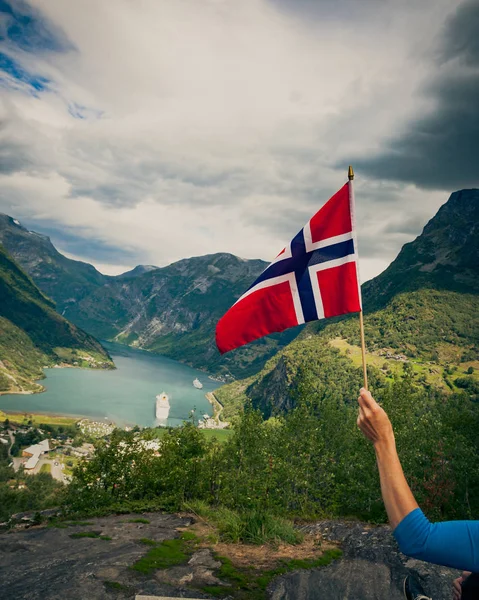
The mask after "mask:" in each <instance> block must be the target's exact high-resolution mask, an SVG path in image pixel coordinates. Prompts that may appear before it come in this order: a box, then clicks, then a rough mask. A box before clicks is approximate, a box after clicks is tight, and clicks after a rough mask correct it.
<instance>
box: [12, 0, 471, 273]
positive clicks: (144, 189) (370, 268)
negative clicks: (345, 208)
mask: <svg viewBox="0 0 479 600" xmlns="http://www.w3.org/2000/svg"><path fill="white" fill-rule="evenodd" d="M358 4H359V3H355V2H351V0H341V1H338V2H332V1H329V0H328V1H327V2H318V3H310V2H307V1H306V0H304V2H303V1H302V2H298V3H293V2H291V1H289V2H287V1H286V0H281V1H280V0H243V1H242V2H236V1H234V0H205V2H202V3H198V2H197V1H196V0H180V1H179V2H174V3H172V2H167V1H166V0H142V2H141V3H133V2H131V1H130V0H117V2H116V3H115V5H114V6H113V5H110V4H108V3H98V2H94V1H93V0H82V1H81V2H75V3H65V2H64V1H63V0H49V2H40V1H39V0H35V2H34V3H33V6H29V5H26V4H20V3H15V4H10V5H8V6H10V7H12V6H13V7H14V9H13V8H12V10H11V11H10V12H8V11H7V16H6V20H4V21H2V22H3V23H7V25H4V28H5V27H7V29H8V27H10V28H11V27H13V26H14V25H15V24H16V25H15V27H19V25H18V23H19V22H20V21H21V19H22V18H23V17H20V16H18V15H27V20H26V21H22V22H23V23H24V26H23V29H22V33H21V35H20V34H18V36H17V38H16V39H15V35H17V34H15V35H13V34H12V30H11V29H10V33H9V34H8V39H7V41H6V44H5V47H4V48H3V49H2V51H3V52H4V53H5V55H7V56H8V57H9V59H10V60H11V61H14V63H12V64H15V65H17V66H18V67H17V68H18V69H22V70H23V71H22V73H26V74H27V75H25V76H24V77H23V80H22V78H21V77H15V76H13V75H12V74H11V73H10V79H9V87H7V93H6V94H4V98H3V99H2V101H1V105H0V122H2V123H3V128H2V129H0V147H1V148H2V152H3V156H4V162H3V165H2V166H3V170H2V171H1V172H0V185H1V189H2V194H1V196H0V210H2V211H4V212H7V213H9V214H13V215H14V216H16V217H18V218H21V219H22V220H23V221H26V220H28V223H29V226H30V227H31V228H33V229H35V228H36V229H37V230H39V231H49V232H50V234H51V236H52V241H53V242H54V243H58V244H59V245H60V247H61V248H62V249H64V250H65V251H67V252H70V253H71V254H73V255H75V256H80V257H81V256H83V257H84V258H85V259H87V260H89V261H91V262H93V263H95V261H96V264H107V265H109V266H111V265H113V267H114V264H115V260H116V261H117V263H118V265H122V266H124V265H125V264H127V263H128V261H132V262H131V263H130V264H131V266H133V264H134V263H135V262H141V263H152V264H158V265H160V266H161V265H164V264H166V263H167V262H170V261H172V260H176V259H180V258H182V257H185V256H192V255H198V254H206V253H212V252H218V251H229V252H233V253H235V254H238V255H240V256H243V257H246V258H254V257H261V258H264V259H269V258H272V257H274V256H275V255H276V254H277V252H278V251H279V250H280V249H281V248H282V247H284V244H285V242H287V241H288V240H289V239H290V238H291V237H292V236H293V235H294V234H295V233H296V232H297V231H298V230H299V228H300V227H302V226H303V225H304V223H305V221H306V220H307V219H308V218H309V217H310V216H311V214H313V213H314V212H316V210H318V208H319V207H320V206H321V204H322V203H323V202H324V201H325V200H326V199H327V198H329V196H330V195H331V194H332V193H334V192H335V191H336V189H337V188H339V187H340V186H341V185H342V184H343V182H344V180H345V176H346V170H347V165H348V163H349V162H350V157H351V156H355V155H360V156H361V157H364V156H367V155H372V154H374V152H375V151H377V150H378V149H382V148H385V147H386V149H387V148H388V144H389V142H388V137H390V136H391V134H394V135H399V134H400V132H401V128H404V127H406V126H407V124H408V123H409V122H410V121H411V119H412V117H413V116H414V115H415V114H417V113H418V110H419V109H421V110H422V109H424V108H427V107H428V106H429V104H430V99H429V97H428V98H427V99H426V100H425V99H424V97H421V96H418V95H417V90H418V89H419V88H420V86H421V85H424V82H425V80H426V79H427V78H428V77H429V73H430V70H431V60H436V61H437V62H436V63H434V64H435V65H436V66H435V67H434V68H436V67H437V68H438V69H442V68H446V67H447V65H445V66H443V63H444V60H445V58H444V56H441V57H439V56H438V55H435V57H434V59H432V58H431V51H432V50H431V49H432V48H433V47H434V43H435V41H434V40H435V38H436V36H437V34H438V32H440V31H441V28H442V26H443V24H444V21H445V19H446V18H447V16H448V15H449V13H450V12H451V8H452V4H453V3H452V2H451V1H450V0H424V2H421V3H417V2H416V3H413V2H409V0H408V1H407V2H404V3H401V2H394V1H393V0H388V2H384V3H381V2H378V1H376V0H368V1H367V2H364V3H361V10H359V9H358V8H357V6H358ZM4 5H5V3H4V4H3V5H0V7H1V6H4ZM20 8H21V10H20ZM13 13H14V14H15V15H17V16H16V17H15V18H14V17H13V16H12V14H13ZM392 16H394V18H392ZM28 18H29V19H31V20H30V21H28ZM8 23H9V24H10V25H8ZM29 27H30V28H32V29H31V31H33V33H29V32H28V28H29ZM448 27H449V28H450V25H449V26H448ZM446 31H449V29H446ZM30 40H31V41H30ZM444 44H446V42H444ZM448 44H450V42H448ZM451 48H455V46H451ZM452 52H453V50H450V51H449V54H451V53H452ZM454 52H457V50H454ZM418 57H420V59H418ZM454 60H456V59H454ZM441 61H442V62H441ZM463 66H464V68H466V65H463ZM467 68H470V67H469V66H467ZM10 71H11V69H10ZM19 73H20V71H19ZM7 75H8V72H7ZM32 77H42V78H44V79H45V85H44V87H43V88H42V89H35V88H33V89H32V86H31V85H30V83H29V78H30V80H31V78H32ZM47 82H48V83H47ZM430 85H431V86H434V85H436V83H435V80H434V81H433V82H431V83H430ZM431 89H432V88H431ZM432 93H433V92H432V91H431V94H432ZM436 93H437V92H436V91H434V94H436ZM445 93H446V92H441V94H444V95H445ZM398 148H400V144H399V145H398ZM357 162H358V164H357V165H355V166H357V167H358V166H359V165H360V161H359V160H358V161H357ZM371 164H372V163H371ZM373 170H374V169H372V167H371V165H370V164H369V166H367V167H366V166H365V164H364V165H363V166H362V168H357V175H358V182H357V202H358V207H357V213H358V229H359V242H360V253H361V255H362V257H363V259H362V263H363V265H364V269H362V271H363V278H368V277H370V276H372V275H374V274H376V273H377V269H379V268H380V266H381V265H382V266H386V265H387V262H388V261H389V260H391V259H392V258H394V256H395V254H397V252H398V250H399V248H400V246H401V244H402V243H404V241H408V240H409V239H410V236H411V235H412V234H413V233H412V232H413V230H414V228H411V231H410V232H409V231H408V232H405V231H403V229H404V223H403V221H402V220H401V219H400V218H398V215H402V214H403V213H406V214H408V215H410V218H411V219H413V220H415V221H416V222H417V223H418V230H419V229H420V227H421V225H423V224H424V223H425V222H426V221H427V219H428V218H430V217H431V216H432V214H433V213H434V212H435V211H436V210H437V208H438V207H439V206H440V204H442V203H443V202H444V201H445V200H446V199H447V193H446V192H445V191H434V190H431V191H427V192H422V191H420V190H418V189H417V187H416V186H414V185H411V184H410V180H409V179H407V178H403V179H401V178H398V181H388V180H389V179H390V177H389V175H388V174H387V173H386V174H385V175H382V174H379V175H377V174H376V172H375V173H373ZM381 170H382V169H379V168H378V169H376V171H381ZM366 173H368V174H370V176H369V177H367V176H365V175H366ZM418 185H419V184H418ZM457 187H460V186H457ZM441 189H442V190H446V189H447V188H445V187H443V188H441ZM448 191H449V190H448ZM451 191H452V190H451ZM387 227H389V229H387ZM395 228H396V229H395ZM408 236H409V237H408ZM115 257H116V258H115Z"/></svg>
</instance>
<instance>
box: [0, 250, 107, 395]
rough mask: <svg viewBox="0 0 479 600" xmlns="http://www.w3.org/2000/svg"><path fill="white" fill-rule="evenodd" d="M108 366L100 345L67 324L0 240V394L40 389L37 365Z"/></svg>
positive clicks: (41, 374) (40, 372)
mask: <svg viewBox="0 0 479 600" xmlns="http://www.w3.org/2000/svg"><path fill="white" fill-rule="evenodd" d="M58 363H61V364H69V365H78V366H91V367H101V368H112V367H113V363H112V361H111V359H110V357H109V356H108V353H107V352H106V351H105V350H104V348H103V347H102V346H101V345H100V344H99V343H98V342H97V341H96V340H95V339H94V338H93V337H92V336H91V335H89V334H87V333H85V332H84V331H82V330H81V329H79V328H78V327H76V326H75V325H72V324H71V323H69V322H68V321H67V320H66V319H64V318H63V317H62V316H61V315H59V314H58V313H57V312H56V311H55V308H54V304H53V302H52V301H51V300H50V299H49V298H47V297H46V296H45V295H44V294H43V293H42V292H41V291H40V290H39V289H38V288H37V287H36V286H35V284H34V283H33V281H32V280H31V279H30V277H29V276H28V275H27V274H26V273H25V272H24V271H23V270H22V269H21V268H20V267H19V266H18V265H17V264H16V263H15V262H14V260H13V259H12V258H11V257H10V256H9V255H8V254H7V252H6V251H5V249H4V248H3V247H2V245H1V244H0V392H2V391H3V392H5V391H15V392H28V391H33V390H37V389H39V388H40V386H38V385H37V384H35V383H33V381H32V380H33V379H40V378H41V377H42V376H43V372H42V366H48V365H50V366H51V365H53V364H58Z"/></svg>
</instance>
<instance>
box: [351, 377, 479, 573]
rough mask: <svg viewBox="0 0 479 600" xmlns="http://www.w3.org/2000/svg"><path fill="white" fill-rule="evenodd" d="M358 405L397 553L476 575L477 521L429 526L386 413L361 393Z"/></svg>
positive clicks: (478, 555) (478, 568)
mask: <svg viewBox="0 0 479 600" xmlns="http://www.w3.org/2000/svg"><path fill="white" fill-rule="evenodd" d="M358 402H359V416H358V421H357V422H358V426H359V428H360V429H361V431H362V432H363V433H364V435H365V436H366V437H367V438H369V439H370V440H371V441H372V442H373V444H374V449H375V451H376V459H377V463H378V469H379V476H380V480H381V493H382V496H383V500H384V504H385V507H386V511H387V514H388V518H389V522H390V524H391V527H392V528H393V529H394V535H395V537H396V539H397V541H398V544H399V547H400V549H401V551H402V552H403V553H404V554H407V555H408V556H413V557H414V558H419V559H421V560H425V561H428V562H434V563H437V564H441V565H445V566H450V567H453V568H457V569H467V570H470V571H475V572H477V571H479V521H452V522H446V523H430V522H429V521H428V520H427V519H426V517H425V516H424V514H423V513H422V511H421V510H420V509H419V506H418V504H417V502H416V500H415V499H414V496H413V494H412V492H411V489H410V488H409V485H408V483H407V481H406V478H405V477H404V473H403V470H402V467H401V463H400V460H399V457H398V454H397V451H396V443H395V439H394V432H393V428H392V425H391V422H390V421H389V418H388V416H387V414H386V412H385V411H384V410H383V408H382V407H381V406H379V404H377V402H376V401H375V400H374V398H373V397H372V396H371V394H370V393H369V392H368V391H366V390H364V389H362V390H361V395H360V397H359V398H358Z"/></svg>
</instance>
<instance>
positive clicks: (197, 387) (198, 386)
mask: <svg viewBox="0 0 479 600" xmlns="http://www.w3.org/2000/svg"><path fill="white" fill-rule="evenodd" d="M193 385H194V386H195V388H196V389H197V390H201V388H202V387H203V384H202V383H201V381H200V380H199V379H198V377H197V378H196V379H193Z"/></svg>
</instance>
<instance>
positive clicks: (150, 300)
mask: <svg viewBox="0 0 479 600" xmlns="http://www.w3.org/2000/svg"><path fill="white" fill-rule="evenodd" d="M266 264H267V263H265V262H264V261H261V260H244V259H241V258H238V257H237V256H233V255H232V254H212V255H207V256H199V257H194V258H188V259H183V260H180V261H178V262H175V263H173V264H171V265H169V266H167V267H162V268H157V269H154V270H150V271H147V272H145V273H144V274H143V275H139V276H137V277H135V278H133V279H123V278H115V279H114V280H110V281H109V282H108V283H107V284H105V285H104V286H103V287H101V288H98V289H97V290H95V291H94V292H93V293H92V294H90V295H89V296H87V297H85V298H83V299H82V300H81V301H80V302H78V303H77V304H75V305H72V306H71V307H70V308H69V309H68V310H67V312H66V314H67V316H68V318H69V319H70V320H72V321H73V322H74V323H77V324H78V325H79V326H80V327H83V328H84V329H86V330H88V331H90V332H91V333H92V334H94V335H96V336H97V337H100V338H102V339H108V340H114V341H117V342H120V343H124V344H129V345H131V346H136V347H141V348H144V349H147V350H151V351H153V352H157V353H159V354H164V355H166V356H169V357H171V358H174V359H176V360H181V361H183V362H186V363H188V364H191V365H193V366H195V367H198V368H203V369H205V370H208V371H210V372H214V373H217V374H229V373H231V374H233V375H237V374H242V375H243V376H245V375H246V374H250V373H253V372H256V371H258V370H259V369H260V368H261V366H262V365H263V364H264V362H265V360H266V359H267V358H268V357H270V356H272V355H273V354H274V353H275V352H276V351H277V349H278V347H282V346H284V345H285V343H287V342H289V341H290V340H291V339H293V338H294V337H295V336H296V335H297V334H298V331H290V332H287V333H284V334H282V335H275V336H270V337H268V338H265V339H263V340H259V341H258V342H257V343H255V344H251V345H249V346H247V347H246V348H243V349H239V350H238V351H235V352H233V353H229V354H227V355H225V356H224V357H221V356H220V354H219V352H218V350H217V348H216V345H215V341H214V332H215V326H216V323H217V321H218V319H219V318H220V317H221V316H222V315H223V314H224V313H225V312H226V310H228V308H229V307H230V306H231V305H232V304H233V303H234V302H235V301H236V300H237V298H238V297H239V296H240V295H241V294H242V293H243V292H244V291H245V290H246V289H247V288H248V287H249V286H250V284H251V283H252V281H254V280H255V278H256V277H257V276H258V275H259V274H260V273H261V271H262V270H263V269H264V268H265V266H266Z"/></svg>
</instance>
